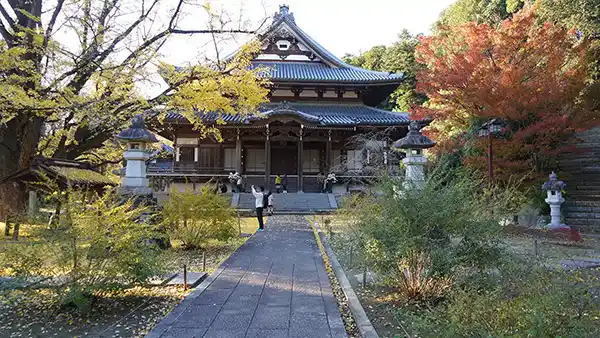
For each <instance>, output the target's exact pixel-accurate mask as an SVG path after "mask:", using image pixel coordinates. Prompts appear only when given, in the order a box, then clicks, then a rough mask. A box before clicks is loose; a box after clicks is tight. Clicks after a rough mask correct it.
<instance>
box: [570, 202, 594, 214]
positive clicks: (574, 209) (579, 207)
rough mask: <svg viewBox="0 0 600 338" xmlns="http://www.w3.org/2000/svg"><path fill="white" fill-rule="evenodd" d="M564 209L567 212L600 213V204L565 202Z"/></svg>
mask: <svg viewBox="0 0 600 338" xmlns="http://www.w3.org/2000/svg"><path fill="white" fill-rule="evenodd" d="M563 210H564V212H565V213H572V212H584V213H600V206H585V205H569V204H566V203H565V204H564V207H563Z"/></svg>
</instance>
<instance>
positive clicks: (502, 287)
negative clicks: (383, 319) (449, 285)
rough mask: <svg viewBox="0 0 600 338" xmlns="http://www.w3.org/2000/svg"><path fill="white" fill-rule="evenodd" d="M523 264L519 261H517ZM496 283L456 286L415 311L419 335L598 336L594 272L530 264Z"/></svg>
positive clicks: (513, 269) (508, 270)
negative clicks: (427, 308)
mask: <svg viewBox="0 0 600 338" xmlns="http://www.w3.org/2000/svg"><path fill="white" fill-rule="evenodd" d="M521 264H523V263H521ZM502 276H504V277H501V278H500V280H498V281H497V283H496V285H488V286H487V287H486V288H484V289H482V288H478V287H476V285H473V286H472V287H464V288H455V289H453V291H452V292H451V294H450V296H449V297H448V299H447V302H446V304H445V305H443V306H439V307H436V308H434V309H432V310H430V311H427V312H422V313H419V318H416V319H415V321H414V323H415V324H416V326H415V328H417V330H419V331H420V332H421V334H422V335H423V336H436V337H598V336H600V327H598V325H597V322H598V318H599V317H600V307H599V306H598V305H599V304H598V300H597V296H595V295H594V292H595V291H594V289H596V290H597V288H598V286H600V285H599V283H598V280H597V277H596V276H594V272H590V271H584V272H565V271H547V270H545V269H542V268H536V267H533V266H530V265H526V264H524V265H522V266H521V267H513V268H511V269H507V270H504V271H502Z"/></svg>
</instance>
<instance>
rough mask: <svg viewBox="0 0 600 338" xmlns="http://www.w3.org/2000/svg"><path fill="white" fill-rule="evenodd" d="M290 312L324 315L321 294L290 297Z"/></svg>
mask: <svg viewBox="0 0 600 338" xmlns="http://www.w3.org/2000/svg"><path fill="white" fill-rule="evenodd" d="M292 313H312V314H321V315H323V316H324V315H325V304H324V302H323V297H321V296H315V297H311V296H304V297H294V298H292Z"/></svg>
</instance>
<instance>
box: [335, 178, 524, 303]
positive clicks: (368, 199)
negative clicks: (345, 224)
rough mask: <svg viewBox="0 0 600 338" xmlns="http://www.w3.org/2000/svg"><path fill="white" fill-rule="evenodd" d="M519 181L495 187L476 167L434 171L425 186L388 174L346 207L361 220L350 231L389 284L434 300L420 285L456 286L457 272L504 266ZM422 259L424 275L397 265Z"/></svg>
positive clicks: (347, 203) (349, 213)
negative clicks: (505, 224)
mask: <svg viewBox="0 0 600 338" xmlns="http://www.w3.org/2000/svg"><path fill="white" fill-rule="evenodd" d="M445 169H447V168H445ZM517 185H518V184H517V183H514V184H512V185H511V186H504V187H499V186H490V185H489V184H487V182H486V181H485V179H484V178H482V177H479V176H477V175H476V174H475V173H473V172H470V171H464V170H450V171H447V170H436V169H433V170H432V172H431V173H430V178H429V179H428V180H427V181H426V182H425V185H424V187H423V189H422V190H414V189H405V188H403V182H402V181H401V180H398V179H394V178H384V179H383V180H382V183H381V185H380V186H379V187H378V188H377V189H376V191H377V193H372V194H368V195H366V196H363V197H355V198H354V199H350V200H348V201H346V203H345V205H344V208H343V212H344V213H346V215H347V216H348V215H350V216H351V217H352V218H353V219H354V220H355V222H354V223H353V226H352V232H353V233H354V234H355V236H356V238H357V240H358V241H359V242H360V243H361V246H362V247H363V250H364V252H365V255H366V264H367V265H368V266H370V267H372V268H374V269H375V270H376V271H377V272H378V275H379V276H380V277H382V280H383V281H384V282H385V283H386V284H388V285H389V286H392V287H394V288H397V289H398V291H399V292H400V293H402V294H405V295H412V296H418V295H423V296H424V298H430V297H429V295H430V292H429V291H426V290H421V291H417V290H414V286H415V285H421V286H423V287H430V288H434V289H439V290H442V291H447V290H448V289H449V288H447V287H442V285H446V284H449V283H451V281H452V280H453V279H455V276H454V275H455V274H456V273H459V272H460V271H464V270H465V269H467V270H469V269H471V270H481V271H484V270H488V269H491V268H493V267H495V266H496V264H498V262H499V260H500V259H501V257H502V248H501V246H500V243H499V241H498V237H499V235H500V233H501V229H502V225H501V220H502V219H503V218H505V216H506V215H510V214H512V213H513V212H514V209H515V208H516V206H518V205H521V204H522V201H520V200H519V197H518V196H519V195H518V192H517V189H516V186H517ZM419 257H424V259H421V260H420V263H419V264H421V265H422V266H421V267H420V268H419V269H420V270H421V271H422V273H421V274H417V273H407V272H408V270H406V269H404V270H399V269H398V268H397V267H398V262H401V263H402V262H405V263H406V262H411V261H413V262H414V261H415V260H419ZM409 265H410V264H409ZM408 276H410V279H411V280H409V281H408V280H407V278H408ZM423 278H425V280H423ZM436 279H437V280H438V281H439V285H437V284H436V282H434V281H435V280H436ZM425 281H427V282H425ZM409 285H411V287H410V290H409V287H408V286H409ZM433 285H435V287H433ZM440 296H441V295H440Z"/></svg>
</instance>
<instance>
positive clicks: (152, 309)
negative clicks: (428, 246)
mask: <svg viewBox="0 0 600 338" xmlns="http://www.w3.org/2000/svg"><path fill="white" fill-rule="evenodd" d="M239 225H240V228H241V232H242V234H245V235H246V236H240V237H236V238H234V239H232V240H231V241H229V242H227V243H223V242H218V241H212V242H210V243H209V245H208V246H207V248H206V270H207V271H208V272H209V273H210V272H212V271H213V270H214V269H215V268H216V267H217V266H219V264H221V262H223V261H224V260H225V259H227V257H229V256H230V255H231V254H232V253H233V252H234V251H235V250H237V248H238V247H239V246H240V245H242V244H243V243H244V242H245V241H246V240H247V238H248V237H247V235H250V234H253V233H254V232H255V231H256V228H257V221H256V218H240V222H239ZM27 228H28V225H24V226H22V228H21V229H22V230H21V234H23V237H22V238H21V239H20V240H19V242H21V243H23V242H26V241H28V240H32V239H31V238H28V236H27V235H28V233H27ZM0 230H1V231H2V232H1V236H0V250H1V249H2V247H4V246H6V245H20V244H19V243H15V242H14V241H12V237H8V238H6V237H4V224H3V223H2V224H0ZM173 244H174V245H173V248H172V249H170V250H168V251H167V252H165V255H167V269H168V270H169V271H170V272H173V273H175V272H180V271H182V266H183V264H187V265H188V269H189V271H202V265H203V259H202V251H200V250H196V251H185V250H182V249H181V246H180V244H179V243H173ZM1 277H2V271H1V270H0V278H1ZM189 292H190V291H183V289H182V288H180V287H160V286H155V287H143V286H138V287H134V288H130V289H127V290H124V291H120V292H110V293H106V294H103V295H99V296H98V297H97V298H96V300H95V304H94V306H93V307H92V309H91V311H90V312H89V313H85V314H82V313H80V312H77V311H76V310H75V309H65V308H60V307H59V306H58V303H59V299H58V297H59V296H58V295H57V293H56V292H54V291H53V290H51V289H37V290H32V289H26V290H6V289H4V290H3V289H1V288H0V337H75V336H103V337H104V336H106V337H142V336H144V335H145V333H147V332H148V331H149V330H150V329H151V328H152V327H153V326H154V325H155V324H156V323H157V322H158V321H160V320H161V319H162V317H164V315H165V314H167V313H168V312H169V311H171V310H172V309H173V308H174V307H175V306H176V305H177V304H178V303H179V302H180V301H181V300H182V299H183V297H185V296H186V295H187V294H188V293H189Z"/></svg>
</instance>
